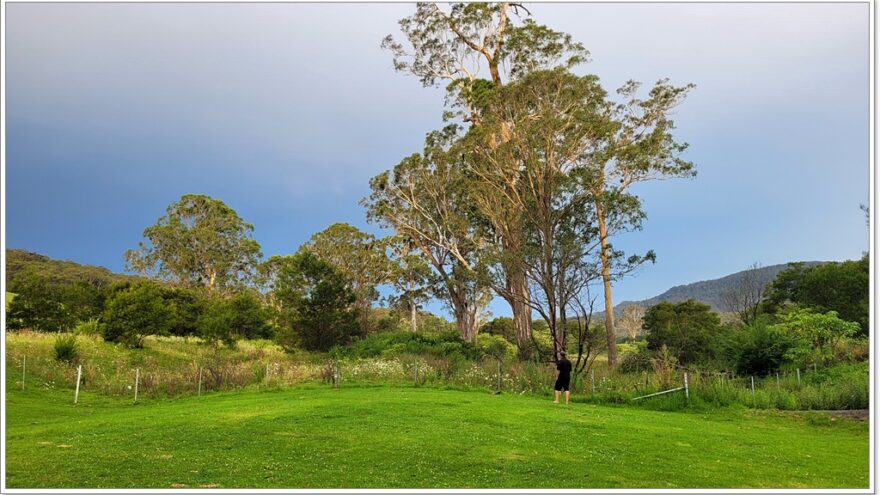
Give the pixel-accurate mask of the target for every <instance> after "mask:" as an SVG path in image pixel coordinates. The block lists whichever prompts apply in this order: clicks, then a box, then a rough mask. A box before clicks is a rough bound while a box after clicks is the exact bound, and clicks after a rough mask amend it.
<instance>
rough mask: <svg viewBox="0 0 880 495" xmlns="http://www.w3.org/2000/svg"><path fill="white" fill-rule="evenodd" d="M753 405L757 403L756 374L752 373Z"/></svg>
mask: <svg viewBox="0 0 880 495" xmlns="http://www.w3.org/2000/svg"><path fill="white" fill-rule="evenodd" d="M752 405H755V376H754V375H752Z"/></svg>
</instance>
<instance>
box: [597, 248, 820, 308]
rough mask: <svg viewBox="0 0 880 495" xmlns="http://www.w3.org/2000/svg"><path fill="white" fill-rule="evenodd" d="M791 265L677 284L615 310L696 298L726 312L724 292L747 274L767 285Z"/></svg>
mask: <svg viewBox="0 0 880 495" xmlns="http://www.w3.org/2000/svg"><path fill="white" fill-rule="evenodd" d="M823 263H827V262H825V261H805V262H802V266H803V267H805V268H809V267H812V266H817V265H821V264H823ZM789 266H790V263H785V264H780V265H772V266H763V267H760V268H756V269H751V270H743V271H741V272H736V273H733V274H731V275H727V276H725V277H721V278H716V279H714V280H701V281H699V282H694V283H692V284H684V285H676V286H675V287H672V288H671V289H669V290H667V291H666V292H664V293H662V294H660V295H657V296H654V297H651V298H649V299H645V300H642V301H623V302H621V303H620V304H618V305H616V306H615V307H614V312H615V314H619V313H620V311H621V310H622V309H623V308H624V307H626V306H629V305H631V304H640V305H642V306H644V307H650V306H653V305H655V304H657V303H659V302H663V301H667V302H681V301H687V300H688V299H694V300H695V301H700V302H702V303H706V304H708V305H709V306H711V307H712V309H714V310H715V311H720V312H726V311H728V308H726V307H725V304H724V294H725V293H727V292H728V291H731V290H734V289H736V288H737V287H739V286H740V284H741V283H742V281H743V279H744V278H745V277H746V276H747V274H750V275H752V274H753V275H755V278H756V279H758V280H760V281H762V282H763V283H764V284H765V285H766V284H769V283H770V282H772V281H773V279H774V278H776V275H778V274H779V272H781V271H782V270H785V269H786V268H788V267H789Z"/></svg>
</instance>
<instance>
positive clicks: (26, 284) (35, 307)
mask: <svg viewBox="0 0 880 495" xmlns="http://www.w3.org/2000/svg"><path fill="white" fill-rule="evenodd" d="M15 291H16V296H15V298H14V299H13V300H12V301H11V302H10V303H9V310H8V311H7V313H6V325H7V327H8V328H9V329H10V330H21V329H24V328H30V329H32V330H36V331H38V332H63V331H66V330H68V329H69V328H70V327H71V326H72V325H73V322H74V320H73V316H72V315H71V313H70V311H69V310H68V309H67V308H66V307H65V305H64V293H63V290H62V289H61V288H60V287H59V286H57V285H55V284H52V283H51V282H49V281H48V280H46V279H43V278H39V277H28V278H24V279H22V280H20V282H19V283H18V284H17V285H16V288H15Z"/></svg>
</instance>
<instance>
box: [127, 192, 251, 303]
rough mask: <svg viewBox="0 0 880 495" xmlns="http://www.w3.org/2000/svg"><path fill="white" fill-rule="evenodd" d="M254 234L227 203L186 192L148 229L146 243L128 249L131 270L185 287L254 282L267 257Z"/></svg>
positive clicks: (215, 287)
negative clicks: (260, 266)
mask: <svg viewBox="0 0 880 495" xmlns="http://www.w3.org/2000/svg"><path fill="white" fill-rule="evenodd" d="M252 232H253V226H252V225H250V224H249V223H246V222H245V221H244V220H242V219H241V218H240V217H239V216H238V214H237V213H236V212H235V210H233V209H232V208H230V207H228V206H227V205H226V204H225V203H223V201H220V200H219V199H214V198H211V197H209V196H205V195H200V194H185V195H184V196H183V197H181V198H180V201H178V202H175V203H172V204H171V205H169V206H168V208H167V210H166V213H165V215H163V216H162V217H161V218H159V220H158V221H157V222H156V224H155V225H153V226H150V227H147V228H146V229H144V237H145V238H146V242H143V241H142V242H141V243H140V245H139V247H138V249H136V250H129V251H126V253H125V258H126V267H127V269H128V270H130V271H134V272H138V273H142V274H145V275H148V276H151V277H153V278H156V279H159V280H166V281H170V282H172V283H174V284H177V285H181V286H184V287H207V288H208V289H209V290H211V291H215V290H225V289H230V288H233V287H237V286H241V285H244V284H246V283H248V282H250V281H251V279H252V277H253V275H254V270H255V269H256V266H257V263H258V261H259V259H260V258H261V257H262V253H261V252H260V245H259V244H258V243H257V241H256V240H254V239H253V236H252Z"/></svg>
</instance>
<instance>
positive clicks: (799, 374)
mask: <svg viewBox="0 0 880 495" xmlns="http://www.w3.org/2000/svg"><path fill="white" fill-rule="evenodd" d="M797 380H798V387H800V386H801V369H800V368H798V369H797Z"/></svg>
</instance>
